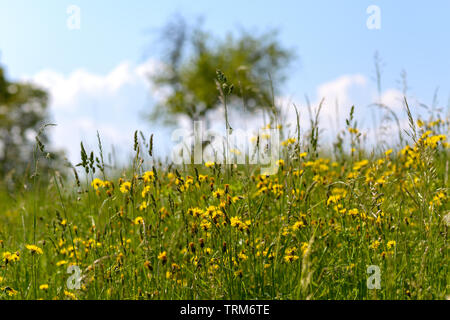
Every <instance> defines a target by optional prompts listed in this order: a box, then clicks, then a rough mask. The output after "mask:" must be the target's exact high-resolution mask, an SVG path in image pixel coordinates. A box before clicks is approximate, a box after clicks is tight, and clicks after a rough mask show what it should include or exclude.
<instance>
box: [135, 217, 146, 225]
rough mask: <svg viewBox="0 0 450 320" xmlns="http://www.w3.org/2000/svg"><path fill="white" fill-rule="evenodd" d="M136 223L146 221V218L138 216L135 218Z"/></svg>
mask: <svg viewBox="0 0 450 320" xmlns="http://www.w3.org/2000/svg"><path fill="white" fill-rule="evenodd" d="M133 223H134V224H142V223H144V218H142V217H136V219H134V220H133Z"/></svg>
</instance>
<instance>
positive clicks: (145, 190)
mask: <svg viewBox="0 0 450 320" xmlns="http://www.w3.org/2000/svg"><path fill="white" fill-rule="evenodd" d="M149 192H150V186H145V187H144V189H143V190H142V193H141V195H142V198H145V197H146V196H147V194H148V193H149Z"/></svg>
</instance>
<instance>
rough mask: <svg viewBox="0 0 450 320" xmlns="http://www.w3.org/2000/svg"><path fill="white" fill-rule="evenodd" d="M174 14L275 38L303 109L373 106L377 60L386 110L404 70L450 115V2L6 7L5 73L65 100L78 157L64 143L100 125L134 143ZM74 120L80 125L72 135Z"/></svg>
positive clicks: (1, 21) (86, 1)
mask: <svg viewBox="0 0 450 320" xmlns="http://www.w3.org/2000/svg"><path fill="white" fill-rule="evenodd" d="M70 5H76V6H78V7H79V8H80V9H81V12H80V18H81V25H80V26H81V28H80V29H79V30H69V29H68V28H67V19H68V16H69V15H68V14H67V12H66V10H67V8H68V6H70ZM370 5H377V6H378V7H379V8H380V10H381V29H379V30H369V29H368V28H367V26H366V21H367V19H368V17H369V14H367V13H366V9H367V7H369V6H370ZM176 12H179V13H181V14H182V15H184V16H185V17H186V18H187V19H195V18H197V17H203V18H204V26H205V28H206V29H208V30H210V31H211V32H213V33H215V34H217V35H218V36H220V35H224V34H225V33H227V32H228V31H237V30H239V28H241V27H243V28H245V29H247V30H255V31H260V32H261V31H265V30H269V29H271V28H276V29H278V30H279V31H280V39H281V41H282V42H283V44H284V45H285V46H287V47H290V48H293V49H295V52H296V54H297V56H298V60H297V61H296V62H295V63H294V64H293V65H292V67H291V69H290V71H289V74H290V76H289V81H288V83H287V84H286V86H285V87H284V88H283V92H282V94H283V96H284V97H285V98H287V97H289V98H290V99H292V100H299V101H300V102H299V103H301V102H303V101H304V100H302V99H303V96H304V94H308V95H310V96H311V97H312V100H313V101H316V100H318V99H320V97H319V95H320V94H324V95H326V94H327V93H328V92H332V93H333V92H337V91H339V92H341V91H345V93H342V94H343V95H345V96H341V93H339V94H338V95H337V96H338V97H339V98H341V99H342V100H343V103H346V104H351V103H358V102H360V103H366V102H370V99H371V98H372V97H373V91H374V83H373V81H372V76H373V75H374V67H373V56H374V53H375V51H377V50H378V51H379V53H380V55H381V57H382V58H383V60H384V62H385V66H384V68H383V75H382V77H383V91H384V93H386V95H387V97H386V99H389V98H391V99H392V97H393V96H394V95H395V90H398V89H400V86H399V85H398V80H399V79H400V72H401V71H402V70H403V69H404V70H406V72H407V74H408V83H409V86H410V88H411V92H412V93H413V95H414V97H415V99H416V100H417V101H421V102H425V103H430V102H431V100H432V98H433V94H434V91H435V89H436V88H437V87H439V88H440V89H439V101H440V102H441V104H442V105H444V106H446V105H447V102H448V100H449V96H450V77H449V73H450V59H449V57H450V41H448V40H449V35H450V19H449V18H450V1H447V0H440V1H438V0H436V1H432V2H425V1H404V0H397V1H389V0H386V1H377V0H371V1H365V0H358V1H354V0H341V1H332V0H328V1H324V0H318V1H261V0H259V1H250V0H248V1H227V2H222V1H220V2H219V1H203V0H202V1H197V0H196V1H173V0H168V1H143V0H140V1H137V0H135V1H122V0H117V1H107V0H95V1H92V0H83V1H82V0H78V1H77V0H71V1H65V0H47V1H40V2H38V1H32V0H14V1H13V0H1V1H0V63H1V64H2V65H3V66H6V68H7V72H8V75H9V76H10V77H11V78H13V79H31V80H32V81H35V82H37V83H39V84H42V85H44V86H46V87H47V88H48V89H49V91H50V92H51V93H52V94H58V93H57V92H56V88H63V89H61V90H60V93H59V94H60V95H61V97H59V98H55V99H53V100H52V101H53V102H52V106H51V110H52V115H53V117H54V118H55V120H56V121H57V122H58V121H59V122H60V123H58V124H59V126H64V125H67V126H66V128H64V127H63V128H60V129H58V130H60V131H59V132H57V133H55V136H56V137H55V140H56V144H59V145H65V146H66V147H67V146H68V148H69V149H70V148H71V147H70V145H69V143H68V142H67V141H73V142H74V141H75V140H76V139H79V138H81V139H88V135H91V133H92V132H91V131H92V130H94V128H95V127H96V125H98V126H99V127H100V129H101V128H104V131H106V132H109V138H110V140H111V143H113V142H117V143H118V144H120V143H125V142H124V141H125V139H124V140H123V141H122V140H121V138H120V136H123V135H126V134H129V133H130V132H133V130H134V128H131V127H132V126H134V127H137V128H141V129H142V130H146V131H149V127H150V126H148V125H147V124H146V123H145V122H143V121H142V120H141V119H139V118H140V116H139V115H138V114H141V111H143V110H146V108H147V109H148V108H150V106H151V103H152V101H153V100H154V97H153V95H154V94H155V93H154V92H152V91H151V90H150V89H149V88H148V85H147V84H146V83H145V81H144V80H143V78H142V72H143V70H148V69H151V68H152V64H151V63H149V60H148V59H150V60H151V61H153V63H154V62H155V60H156V59H157V57H156V56H152V53H154V52H156V51H155V50H154V49H155V48H154V47H152V44H155V38H156V36H157V30H158V28H160V27H161V26H163V25H164V23H165V22H167V20H168V19H169V18H170V17H171V16H173V14H175V13H176ZM146 52H147V53H148V54H147V55H145V53H146ZM152 59H153V60H152ZM80 83H81V85H80ZM83 83H84V85H83ZM90 83H92V86H91V87H89V85H88V84H90ZM77 86H79V87H77ZM68 87H69V88H68ZM72 89H73V92H71V93H70V94H68V95H67V96H66V98H67V99H69V98H68V97H71V99H70V100H71V101H66V100H67V99H66V100H64V95H65V91H64V90H72ZM91 89H92V90H91ZM361 95H365V96H364V97H362V96H361ZM330 113H331V112H330ZM361 114H362V116H364V112H363V113H361ZM76 119H78V120H79V123H82V124H83V125H79V126H78V127H77V126H74V123H75V122H76V121H75V120H76ZM116 124H117V126H116ZM70 125H72V127H70ZM80 126H81V127H80ZM69 127H70V128H69ZM115 127H118V128H119V130H116V131H117V132H116V133H114V132H113V131H114V128H115ZM80 128H81V129H80ZM120 128H122V129H120ZM154 128H155V127H154ZM83 130H84V131H83ZM157 130H160V128H158V129H157ZM161 130H162V129H161ZM75 132H77V133H76V134H75ZM78 132H81V133H78ZM161 132H162V131H161ZM63 136H64V139H66V140H64V139H63V138H62V137H63ZM106 136H108V133H106ZM58 137H59V140H58ZM69 138H70V139H72V140H67V139H69ZM115 139H117V140H115ZM64 141H66V142H64ZM72 144H73V143H72ZM76 146H77V147H78V143H77V144H76ZM69 152H70V153H72V154H74V151H73V150H69ZM71 157H73V155H71Z"/></svg>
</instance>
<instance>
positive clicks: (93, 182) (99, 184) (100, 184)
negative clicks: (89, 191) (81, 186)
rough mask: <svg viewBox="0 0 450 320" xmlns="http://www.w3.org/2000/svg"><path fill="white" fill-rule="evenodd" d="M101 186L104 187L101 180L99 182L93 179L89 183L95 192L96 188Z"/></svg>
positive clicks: (97, 179)
mask: <svg viewBox="0 0 450 320" xmlns="http://www.w3.org/2000/svg"><path fill="white" fill-rule="evenodd" d="M103 185H104V182H103V181H102V180H100V179H99V178H95V179H94V180H92V182H91V186H93V187H94V189H95V190H98V188H100V187H103Z"/></svg>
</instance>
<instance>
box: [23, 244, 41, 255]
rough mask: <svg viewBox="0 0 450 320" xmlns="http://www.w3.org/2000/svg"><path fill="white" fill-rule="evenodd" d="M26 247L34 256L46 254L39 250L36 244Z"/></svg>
mask: <svg viewBox="0 0 450 320" xmlns="http://www.w3.org/2000/svg"><path fill="white" fill-rule="evenodd" d="M25 247H26V248H27V249H28V250H30V251H31V253H32V254H35V253H36V254H43V253H44V252H43V251H42V249H41V248H39V247H38V246H35V245H34V244H27V245H26V246H25Z"/></svg>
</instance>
